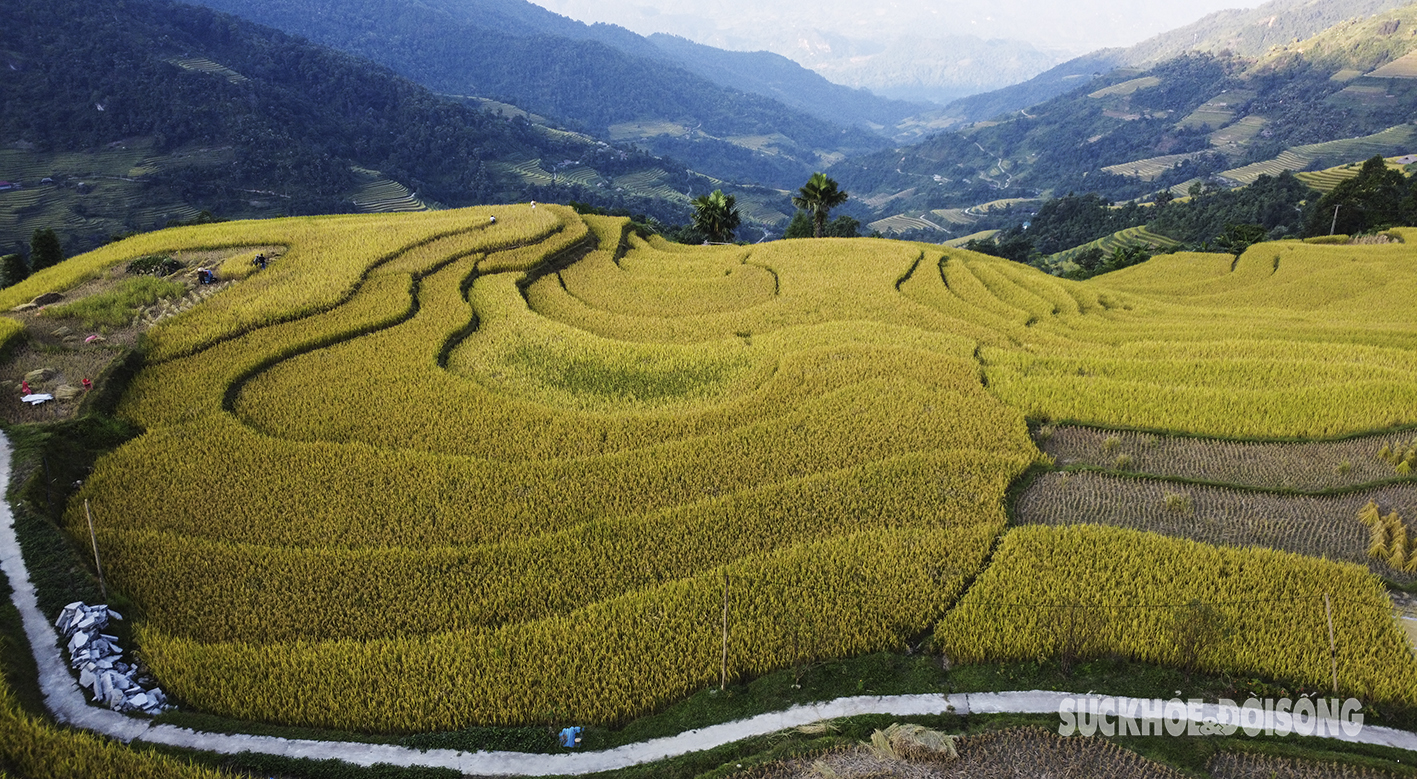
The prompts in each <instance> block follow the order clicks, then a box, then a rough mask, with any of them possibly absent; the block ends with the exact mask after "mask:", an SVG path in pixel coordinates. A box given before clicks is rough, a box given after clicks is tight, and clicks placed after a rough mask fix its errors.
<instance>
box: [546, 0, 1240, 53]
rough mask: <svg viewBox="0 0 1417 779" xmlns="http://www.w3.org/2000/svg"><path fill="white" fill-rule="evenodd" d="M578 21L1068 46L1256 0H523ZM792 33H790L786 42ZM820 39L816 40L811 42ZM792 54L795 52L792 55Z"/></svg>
mask: <svg viewBox="0 0 1417 779" xmlns="http://www.w3.org/2000/svg"><path fill="white" fill-rule="evenodd" d="M533 2H535V3H536V4H537V5H540V6H543V7H545V8H549V9H551V10H552V11H555V12H557V13H560V14H564V15H566V16H569V17H571V18H574V19H579V20H581V21H584V22H610V23H613V24H618V25H620V26H622V27H627V28H629V29H631V30H633V31H635V32H637V33H640V34H642V35H648V34H650V33H655V32H666V33H672V34H675V35H681V36H683V37H685V38H689V39H690V40H694V41H698V42H700V43H707V44H710V45H713V46H719V47H722V48H730V49H739V50H752V49H768V50H771V51H777V52H778V53H780V54H784V55H787V56H793V55H792V54H790V53H789V52H787V51H783V50H782V49H783V48H792V47H793V46H794V45H797V46H802V45H806V44H805V41H804V36H807V37H811V36H812V35H813V34H817V35H820V34H823V33H824V34H826V35H827V36H828V37H830V36H843V37H847V38H852V39H861V40H874V41H886V40H891V39H894V38H897V37H901V36H915V37H930V38H942V37H946V36H950V35H976V36H979V37H981V38H1011V39H1015V40H1024V41H1028V42H1029V43H1032V44H1033V45H1034V46H1037V47H1039V48H1042V49H1061V50H1065V51H1068V52H1070V53H1074V54H1081V53H1083V52H1086V51H1091V50H1093V49H1097V48H1101V47H1104V46H1126V45H1130V44H1133V43H1136V42H1138V41H1141V40H1143V39H1145V38H1147V37H1149V36H1152V35H1155V34H1156V33H1159V32H1164V31H1166V30H1169V29H1172V28H1175V27H1180V26H1182V25H1184V24H1188V23H1190V22H1193V21H1195V20H1196V19H1199V18H1200V17H1202V16H1204V15H1206V14H1208V13H1211V12H1213V11H1218V10H1221V9H1223V8H1252V7H1254V6H1257V5H1259V4H1260V2H1261V0H1191V1H1190V2H1177V1H1176V0H1051V1H1050V0H986V1H985V2H978V1H977V0H976V1H975V2H963V1H962V0H943V1H940V0H896V1H895V2H862V1H861V0H700V2H694V3H686V2H683V0H533ZM794 41H796V43H795V44H794ZM818 45H820V44H818ZM794 58H795V57H794Z"/></svg>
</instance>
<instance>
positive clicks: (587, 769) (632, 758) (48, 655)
mask: <svg viewBox="0 0 1417 779" xmlns="http://www.w3.org/2000/svg"><path fill="white" fill-rule="evenodd" d="M9 479H10V444H9V440H8V439H6V438H4V437H3V436H0V484H8V483H9ZM0 570H3V571H4V572H5V574H6V576H8V577H9V579H10V586H11V587H13V588H14V591H15V595H14V602H15V607H16V608H17V609H19V612H20V616H21V617H22V618H23V620H24V628H25V635H26V637H27V638H28V639H29V643H30V647H31V649H32V651H33V652H34V658H35V662H36V663H37V664H38V666H39V683H40V688H41V689H42V691H43V693H44V701H45V705H46V706H48V707H49V710H50V712H52V713H53V714H54V717H55V719H57V720H59V721H60V722H62V723H65V724H67V725H71V726H73V727H77V728H84V729H86V730H91V731H94V732H97V733H102V734H105V735H108V736H111V737H113V738H116V739H119V740H121V741H125V742H133V741H141V742H147V743H151V744H164V745H167V746H173V747H181V748H184V749H196V750H202V751H206V752H216V753H221V754H237V753H240V752H254V753H260V754H267V755H279V756H282V757H292V758H309V759H312V760H331V759H333V760H343V761H345V762H348V763H354V764H357V765H364V766H368V765H374V764H376V763H388V764H392V765H397V766H427V767H435V768H451V769H454V770H457V771H461V772H462V773H464V774H469V775H474V776H480V775H494V776H507V775H512V776H547V775H562V774H589V773H596V772H601V771H613V770H617V769H622V768H628V767H630V766H634V765H640V764H643V763H651V762H655V761H657V760H663V759H665V758H670V757H676V756H679V755H684V754H688V753H690V752H697V751H702V750H706V749H712V748H714V747H717V746H722V745H724V744H730V743H733V742H735V741H741V740H743V739H746V738H751V737H753V736H762V735H767V734H769V733H775V732H777V731H780V730H786V729H788V728H795V727H800V726H802V725H807V724H811V723H814V722H819V721H822V720H830V719H837V718H841V717H852V716H856V715H861V714H887V715H892V716H900V717H905V716H911V715H925V714H943V713H947V712H953V713H956V714H1003V713H1010V714H1056V713H1058V712H1059V707H1060V706H1062V705H1063V704H1064V703H1065V702H1072V703H1074V704H1078V705H1081V706H1086V705H1089V704H1092V705H1112V706H1117V707H1120V708H1122V709H1126V708H1127V707H1129V706H1135V705H1140V704H1144V703H1150V702H1147V701H1140V700H1137V699H1133V698H1111V697H1104V696H1099V695H1088V696H1078V695H1073V694H1069V693H1059V692H1046V691H1038V690H1035V691H1031V692H993V693H960V694H955V695H891V696H856V697H850V698H838V699H836V700H832V701H825V702H822V703H814V704H809V705H802V706H793V707H792V708H790V709H787V710H786V711H777V712H770V713H767V714H760V715H758V716H756V717H750V718H748V719H744V720H738V721H735V722H727V723H724V724H721V725H713V726H710V727H705V728H698V729H695V730H690V731H686V732H684V733H680V734H678V735H676V736H667V737H664V738H657V739H652V740H650V741H644V742H640V743H637V744H628V745H626V746H622V747H617V748H615V749H607V750H604V751H601V752H567V753H560V754H552V755H544V754H528V753H522V752H459V751H455V750H448V749H431V750H420V749H412V748H409V747H402V746H395V745H389V744H364V743H357V742H353V743H351V742H341V741H311V740H304V739H286V738H277V737H274V736H246V735H228V734H223V733H204V732H199V731H193V730H188V729H186V728H179V727H175V726H173V725H155V724H153V723H152V722H150V721H149V720H146V719H140V718H135V717H129V716H126V715H123V714H118V713H116V712H113V711H109V710H108V709H104V708H99V707H96V706H90V705H89V704H88V703H87V701H86V699H85V697H84V694H83V692H82V691H81V689H80V688H79V686H78V683H77V681H76V680H75V679H74V677H73V675H71V674H70V672H69V668H68V666H67V665H66V664H65V662H64V659H63V656H62V655H61V649H60V646H59V640H58V635H57V633H56V632H55V630H54V626H53V625H51V624H50V623H49V620H47V619H45V618H44V616H43V615H42V614H41V613H40V611H39V606H38V603H37V601H36V599H35V591H34V585H33V584H32V583H31V582H30V579H29V571H28V570H27V569H26V568H25V562H24V559H23V557H22V556H21V555H20V545H19V542H18V541H17V540H16V537H15V527H14V514H13V512H12V511H11V510H10V506H9V504H8V503H5V502H3V501H0ZM1238 713H1239V710H1238V709H1236V708H1235V707H1227V708H1224V709H1222V707H1220V706H1218V705H1217V704H1205V705H1204V706H1201V707H1196V708H1193V709H1189V710H1186V709H1184V708H1182V707H1178V708H1177V710H1176V712H1175V714H1174V719H1175V720H1176V721H1177V722H1180V721H1182V720H1184V721H1186V722H1195V723H1215V722H1217V721H1221V722H1225V721H1230V722H1235V721H1239V720H1237V719H1235V717H1236V715H1237V714H1238ZM1264 722H1265V723H1266V724H1267V725H1268V726H1269V727H1273V726H1274V725H1275V719H1274V717H1273V715H1265V716H1264ZM1333 737H1334V738H1338V739H1340V740H1343V741H1348V742H1354V743H1362V744H1377V745H1382V746H1390V747H1397V748H1400V749H1406V750H1411V751H1414V752H1417V733H1409V732H1407V731H1402V730H1394V729H1392V728H1382V727H1372V726H1365V727H1363V728H1362V729H1361V730H1359V731H1358V732H1357V733H1354V734H1345V733H1342V732H1339V733H1337V734H1336V735H1334V736H1333Z"/></svg>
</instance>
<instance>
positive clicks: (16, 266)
mask: <svg viewBox="0 0 1417 779" xmlns="http://www.w3.org/2000/svg"><path fill="white" fill-rule="evenodd" d="M29 275H30V266H29V265H28V264H26V263H25V258H24V256H23V255H20V254H7V255H5V256H4V257H0V286H6V287H8V286H10V285H12V284H19V283H20V282H22V281H24V280H25V277H26V276H29Z"/></svg>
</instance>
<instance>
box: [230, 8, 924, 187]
mask: <svg viewBox="0 0 1417 779" xmlns="http://www.w3.org/2000/svg"><path fill="white" fill-rule="evenodd" d="M203 4H204V5H207V6H210V7H212V8H216V9H218V10H221V11H225V12H228V13H233V14H236V15H238V16H241V17H243V18H247V19H250V20H252V21H254V22H258V23H260V24H267V25H270V26H272V27H276V28H278V29H281V30H283V31H285V32H287V33H290V34H292V35H299V36H304V37H307V38H309V39H311V40H313V41H317V42H319V43H323V44H326V45H329V46H333V47H335V48H338V49H341V50H344V51H347V52H350V53H352V54H355V55H357V56H360V57H365V58H368V59H369V60H372V61H374V62H378V63H381V64H383V65H386V66H388V67H390V68H392V69H393V70H394V71H396V72H398V73H399V74H401V75H403V76H405V77H407V78H410V79H412V80H414V81H416V82H418V83H420V84H423V85H424V86H427V87H428V88H430V89H433V90H435V91H437V92H442V93H448V94H460V95H461V94H475V95H481V96H484V97H491V98H496V99H499V100H505V101H507V102H511V103H513V104H515V105H517V106H518V107H520V108H523V109H525V110H528V111H532V112H535V113H538V114H541V115H543V116H548V117H552V118H554V119H555V120H557V121H559V122H562V123H564V124H566V125H567V126H570V127H573V128H576V129H579V130H582V131H586V132H589V133H592V134H594V135H596V136H598V137H610V136H612V131H613V130H614V129H615V128H621V130H624V129H625V128H632V127H646V128H648V129H646V130H645V131H627V132H621V133H619V134H617V135H616V137H617V139H618V140H623V141H633V142H635V143H636V144H637V145H639V146H641V147H643V148H645V149H648V150H650V151H651V152H653V153H655V154H659V155H667V156H672V157H674V158H676V159H680V160H683V161H684V162H686V163H687V164H689V165H691V166H692V167H693V168H694V169H695V170H698V171H701V172H703V173H705V174H707V175H710V176H714V177H716V178H720V179H726V180H731V181H738V182H743V183H759V184H767V185H771V186H776V187H779V188H785V187H789V186H798V185H800V183H801V182H800V181H799V180H798V179H803V178H804V177H805V176H807V175H810V174H811V173H812V172H813V171H814V170H816V169H817V167H818V164H819V160H820V159H821V158H823V157H828V158H829V157H833V156H842V155H850V154H860V153H863V152H866V151H870V150H874V149H879V148H882V147H884V146H886V145H887V143H888V141H887V140H886V139H885V138H884V137H882V136H880V135H877V134H875V133H874V132H871V131H869V130H864V129H860V128H859V127H857V126H856V125H858V124H861V122H859V121H853V120H852V116H853V115H855V114H857V113H859V112H860V111H863V110H865V111H867V112H868V113H871V114H872V115H879V116H880V118H881V119H890V120H895V121H898V120H899V119H900V118H902V117H903V116H905V115H907V114H909V113H911V112H912V111H911V110H910V108H909V106H908V104H891V103H888V102H887V101H880V100H879V99H872V100H863V99H861V98H856V99H852V98H851V97H850V96H849V95H842V94H840V93H841V92H850V90H845V88H842V87H834V86H833V85H830V84H827V83H826V82H825V81H824V80H822V79H821V78H820V77H816V76H813V75H812V74H809V73H808V72H807V71H805V70H803V69H801V68H800V67H797V66H795V65H793V64H792V63H790V62H788V61H786V60H784V59H782V58H780V57H776V56H775V55H765V56H767V57H769V58H770V59H771V63H770V64H771V66H772V67H771V68H770V69H773V70H777V71H779V78H777V79H775V80H776V81H777V82H778V85H777V90H778V91H783V90H789V91H793V92H796V93H799V96H798V100H802V99H805V98H806V96H807V94H808V93H811V91H812V90H815V94H816V96H817V97H818V98H819V99H818V102H819V103H824V105H823V108H822V110H820V111H818V112H817V113H809V112H807V111H804V110H802V109H801V108H798V107H789V106H788V105H787V104H784V103H783V102H780V101H779V100H777V99H774V98H773V97H767V96H764V95H763V94H760V93H752V92H747V91H742V90H740V89H734V88H730V87H728V86H724V85H723V84H725V83H740V82H744V81H745V79H746V78H747V74H748V73H756V75H757V78H758V79H764V78H766V77H767V73H765V72H764V68H762V67H756V68H755V67H753V66H751V65H745V64H742V63H741V60H742V59H743V58H745V57H748V56H749V55H741V54H740V55H729V54H727V53H723V54H713V53H712V51H710V52H708V53H705V52H702V51H699V50H697V49H693V48H692V47H684V46H671V45H669V44H666V46H667V47H668V48H667V49H664V48H660V47H659V46H656V45H655V44H654V43H651V42H650V41H647V40H644V39H642V38H638V36H634V35H633V34H631V33H629V32H628V31H624V30H619V28H607V26H605V25H601V26H599V27H597V28H590V27H585V26H584V25H579V23H577V22H572V21H571V20H569V19H565V18H563V17H557V19H558V21H555V22H552V21H549V20H547V19H546V18H545V17H548V16H554V15H553V14H548V13H547V12H546V11H544V10H543V9H540V8H537V7H536V6H532V5H530V4H528V3H524V2H493V1H492V0H483V1H482V2H480V3H476V4H467V5H463V4H459V3H414V4H410V3H406V2H401V1H400V0H306V1H305V2H301V3H299V4H292V3H288V2H285V1H284V0H204V2H203ZM509 15H511V16H513V17H517V19H516V20H509V18H508V17H509ZM577 26H579V27H580V28H581V29H580V30H579V32H578V31H577V30H576V27H577ZM616 30H618V32H616ZM568 35H573V36H574V37H568ZM710 55H712V56H710ZM680 56H682V57H683V58H685V59H684V60H683V61H681V60H680V59H676V57H680ZM706 57H707V58H708V59H709V60H711V61H712V60H715V59H723V58H727V60H728V61H727V62H720V63H719V66H717V67H714V68H713V69H714V70H715V71H717V72H718V73H720V74H723V75H724V76H725V77H721V78H719V79H717V80H710V79H708V78H705V77H703V76H701V75H699V74H698V72H697V71H699V70H705V69H707V68H708V65H707V64H705V62H704V60H705V58H706ZM691 60H692V61H693V62H695V63H698V64H696V65H690V64H689V61H691ZM733 69H737V70H742V71H745V74H744V75H743V76H742V77H740V78H727V77H726V76H727V74H729V73H731V72H732V70H733ZM784 69H786V70H785V71H784ZM783 72H785V73H787V74H790V75H792V76H793V77H794V78H795V80H796V81H800V82H801V83H793V81H794V79H787V82H786V83H783V81H784V79H783V78H781V76H783ZM759 85H760V91H772V90H769V89H767V88H766V83H765V82H763V81H760V82H759ZM809 85H810V86H809ZM794 102H796V101H794ZM834 102H839V103H841V104H843V105H846V106H852V107H853V109H852V110H849V111H848V112H847V116H846V117H843V118H842V119H838V120H836V121H832V120H828V119H823V118H821V117H820V116H819V115H818V114H820V113H824V112H830V106H831V105H832V104H833V103H834ZM868 104H870V105H868ZM670 126H672V127H674V128H675V130H674V131H672V132H660V131H659V130H660V128H664V127H670ZM773 134H776V135H779V136H781V137H782V138H783V139H784V143H781V144H779V145H777V146H776V147H775V148H773V149H771V150H766V149H761V148H757V147H755V146H754V145H753V144H751V143H744V142H742V141H741V140H739V139H740V138H744V137H756V136H762V135H773Z"/></svg>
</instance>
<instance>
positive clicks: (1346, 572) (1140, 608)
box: [935, 520, 1417, 704]
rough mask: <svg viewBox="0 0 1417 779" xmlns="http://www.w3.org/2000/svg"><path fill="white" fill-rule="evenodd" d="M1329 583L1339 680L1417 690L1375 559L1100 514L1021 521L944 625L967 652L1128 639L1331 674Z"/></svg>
mask: <svg viewBox="0 0 1417 779" xmlns="http://www.w3.org/2000/svg"><path fill="white" fill-rule="evenodd" d="M1349 521H1350V523H1351V520H1349ZM1325 595H1328V596H1329V597H1330V599H1331V600H1332V603H1333V625H1334V632H1335V635H1336V642H1335V643H1336V647H1337V652H1336V658H1337V663H1338V686H1339V688H1340V689H1341V690H1343V691H1344V692H1347V693H1349V694H1353V695H1357V696H1360V697H1362V698H1363V699H1365V700H1371V701H1386V702H1396V703H1405V704H1411V703H1412V702H1413V701H1414V699H1417V661H1414V659H1413V656H1412V652H1411V649H1410V648H1409V647H1408V646H1407V639H1406V637H1405V636H1404V635H1403V634H1402V632H1401V630H1400V629H1399V628H1398V627H1397V626H1396V625H1395V624H1394V622H1393V620H1392V616H1391V610H1392V605H1391V603H1390V602H1389V601H1388V598H1387V595H1386V593H1385V592H1384V590H1383V588H1382V586H1381V585H1380V584H1379V583H1378V581H1377V580H1376V579H1375V578H1373V577H1372V576H1370V575H1369V574H1368V572H1367V570H1366V569H1364V568H1362V567H1360V566H1357V565H1350V564H1345V563H1335V562H1330V561H1327V560H1319V559H1315V558H1310V557H1301V556H1299V555H1295V554H1290V553H1286V552H1276V551H1271V550H1261V549H1227V548H1222V547H1215V546H1208V545H1205V544H1199V543H1195V542H1193V541H1186V540H1181V539H1175V538H1166V537H1163V536H1159V535H1155V534H1150V533H1140V532H1136V531H1131V530H1121V529H1118V528H1111V527H1101V526H1097V525H1082V526H1074V527H1062V528H1048V527H1024V528H1019V529H1017V530H1013V531H1010V532H1009V533H1008V535H1006V536H1004V539H1003V542H1002V544H1001V545H1000V547H999V549H998V551H996V552H995V554H994V559H993V561H992V563H991V564H990V566H989V567H988V568H987V569H985V571H984V573H983V574H982V575H981V576H980V577H979V579H978V580H977V581H976V582H975V583H974V585H973V586H972V587H971V588H970V590H969V593H968V594H967V595H966V596H965V597H964V598H963V599H961V601H960V603H959V605H958V606H956V607H955V608H954V609H952V610H951V611H950V612H949V613H948V614H947V615H946V616H945V618H944V619H943V620H941V621H940V624H939V627H938V628H936V631H935V639H936V641H937V642H939V644H940V645H941V648H942V649H943V650H944V651H945V653H946V654H947V655H948V656H949V657H950V658H951V659H953V660H955V661H957V662H979V661H982V660H998V659H1004V658H1009V659H1020V660H1022V659H1040V660H1041V659H1044V658H1047V657H1050V656H1053V655H1054V654H1057V653H1059V652H1060V651H1071V652H1073V653H1075V654H1076V656H1077V657H1079V658H1082V657H1091V656H1097V655H1105V654H1111V653H1116V654H1119V655H1123V656H1125V657H1130V658H1134V659H1137V660H1141V661H1144V662H1154V663H1162V664H1176V665H1192V664H1193V665H1195V666H1196V667H1199V668H1203V669H1205V670H1208V671H1215V672H1223V673H1235V674H1244V675H1262V676H1265V677H1268V678H1272V679H1281V680H1286V681H1292V682H1297V683H1300V684H1304V685H1307V686H1312V687H1315V688H1326V687H1327V686H1328V685H1329V684H1330V683H1331V680H1332V669H1331V665H1330V654H1329V647H1328V644H1327V642H1326V641H1319V640H1315V637H1317V636H1321V635H1327V631H1328V628H1327V622H1326V614H1325V607H1324V596H1325ZM1185 636H1191V637H1193V638H1194V637H1197V636H1200V637H1203V638H1201V639H1200V640H1186V638H1185Z"/></svg>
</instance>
